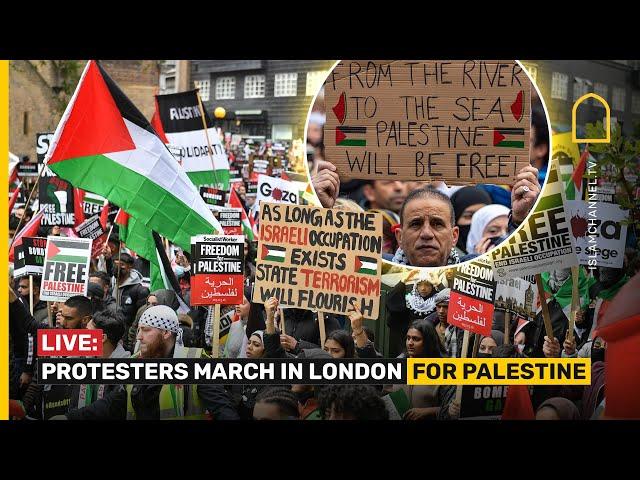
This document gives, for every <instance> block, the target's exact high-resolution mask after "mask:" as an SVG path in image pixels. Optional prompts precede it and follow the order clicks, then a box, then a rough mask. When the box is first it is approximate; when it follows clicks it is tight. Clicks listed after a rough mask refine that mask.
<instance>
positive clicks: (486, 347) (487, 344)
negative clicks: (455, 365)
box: [476, 330, 504, 358]
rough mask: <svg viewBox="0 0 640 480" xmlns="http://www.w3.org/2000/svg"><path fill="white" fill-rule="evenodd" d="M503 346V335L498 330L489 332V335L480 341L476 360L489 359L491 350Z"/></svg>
mask: <svg viewBox="0 0 640 480" xmlns="http://www.w3.org/2000/svg"><path fill="white" fill-rule="evenodd" d="M502 344H504V333H502V332H501V331H499V330H491V335H485V336H483V337H482V338H481V339H480V346H479V347H478V354H477V355H476V357H477V358H489V357H491V354H492V353H493V350H494V349H495V348H496V347H497V346H498V345H502Z"/></svg>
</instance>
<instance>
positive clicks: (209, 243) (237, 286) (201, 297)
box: [191, 235, 244, 305]
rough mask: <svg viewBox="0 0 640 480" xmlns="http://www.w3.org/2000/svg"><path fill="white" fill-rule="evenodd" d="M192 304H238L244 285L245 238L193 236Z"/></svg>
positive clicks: (236, 236) (240, 301) (233, 236)
mask: <svg viewBox="0 0 640 480" xmlns="http://www.w3.org/2000/svg"><path fill="white" fill-rule="evenodd" d="M191 268H192V275H191V305H238V304H240V303H242V295H243V286H244V276H243V275H244V236H242V235H227V236H224V235H198V236H195V237H191Z"/></svg>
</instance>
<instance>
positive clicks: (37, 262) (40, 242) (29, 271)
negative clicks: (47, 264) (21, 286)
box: [20, 237, 47, 275]
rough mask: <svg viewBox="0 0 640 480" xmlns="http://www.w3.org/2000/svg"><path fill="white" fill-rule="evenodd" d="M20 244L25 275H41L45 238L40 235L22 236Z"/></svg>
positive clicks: (45, 244)
mask: <svg viewBox="0 0 640 480" xmlns="http://www.w3.org/2000/svg"><path fill="white" fill-rule="evenodd" d="M20 246H21V247H22V251H23V254H24V265H25V275H42V270H43V268H44V253H45V250H46V248H47V239H46V238H42V237H23V238H22V245H20Z"/></svg>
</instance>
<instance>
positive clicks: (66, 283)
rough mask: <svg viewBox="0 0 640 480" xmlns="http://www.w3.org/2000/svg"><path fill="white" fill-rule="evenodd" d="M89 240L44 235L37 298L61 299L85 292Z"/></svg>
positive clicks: (54, 300) (61, 300)
mask: <svg viewBox="0 0 640 480" xmlns="http://www.w3.org/2000/svg"><path fill="white" fill-rule="evenodd" d="M91 243H92V240H91V239H88V238H73V239H71V238H66V237H47V248H46V254H45V261H44V270H43V272H42V288H41V290H40V299H41V300H46V301H53V302H64V301H65V300H66V299H67V298H69V297H73V296H75V295H85V296H86V295H87V286H88V284H89V262H90V260H91Z"/></svg>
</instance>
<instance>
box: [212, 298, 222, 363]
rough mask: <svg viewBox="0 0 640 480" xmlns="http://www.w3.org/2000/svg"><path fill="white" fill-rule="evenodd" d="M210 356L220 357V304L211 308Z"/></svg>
mask: <svg viewBox="0 0 640 480" xmlns="http://www.w3.org/2000/svg"><path fill="white" fill-rule="evenodd" d="M211 356H212V357H213V358H219V357H220V304H219V303H216V304H215V305H214V306H213V335H212V337H211Z"/></svg>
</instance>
